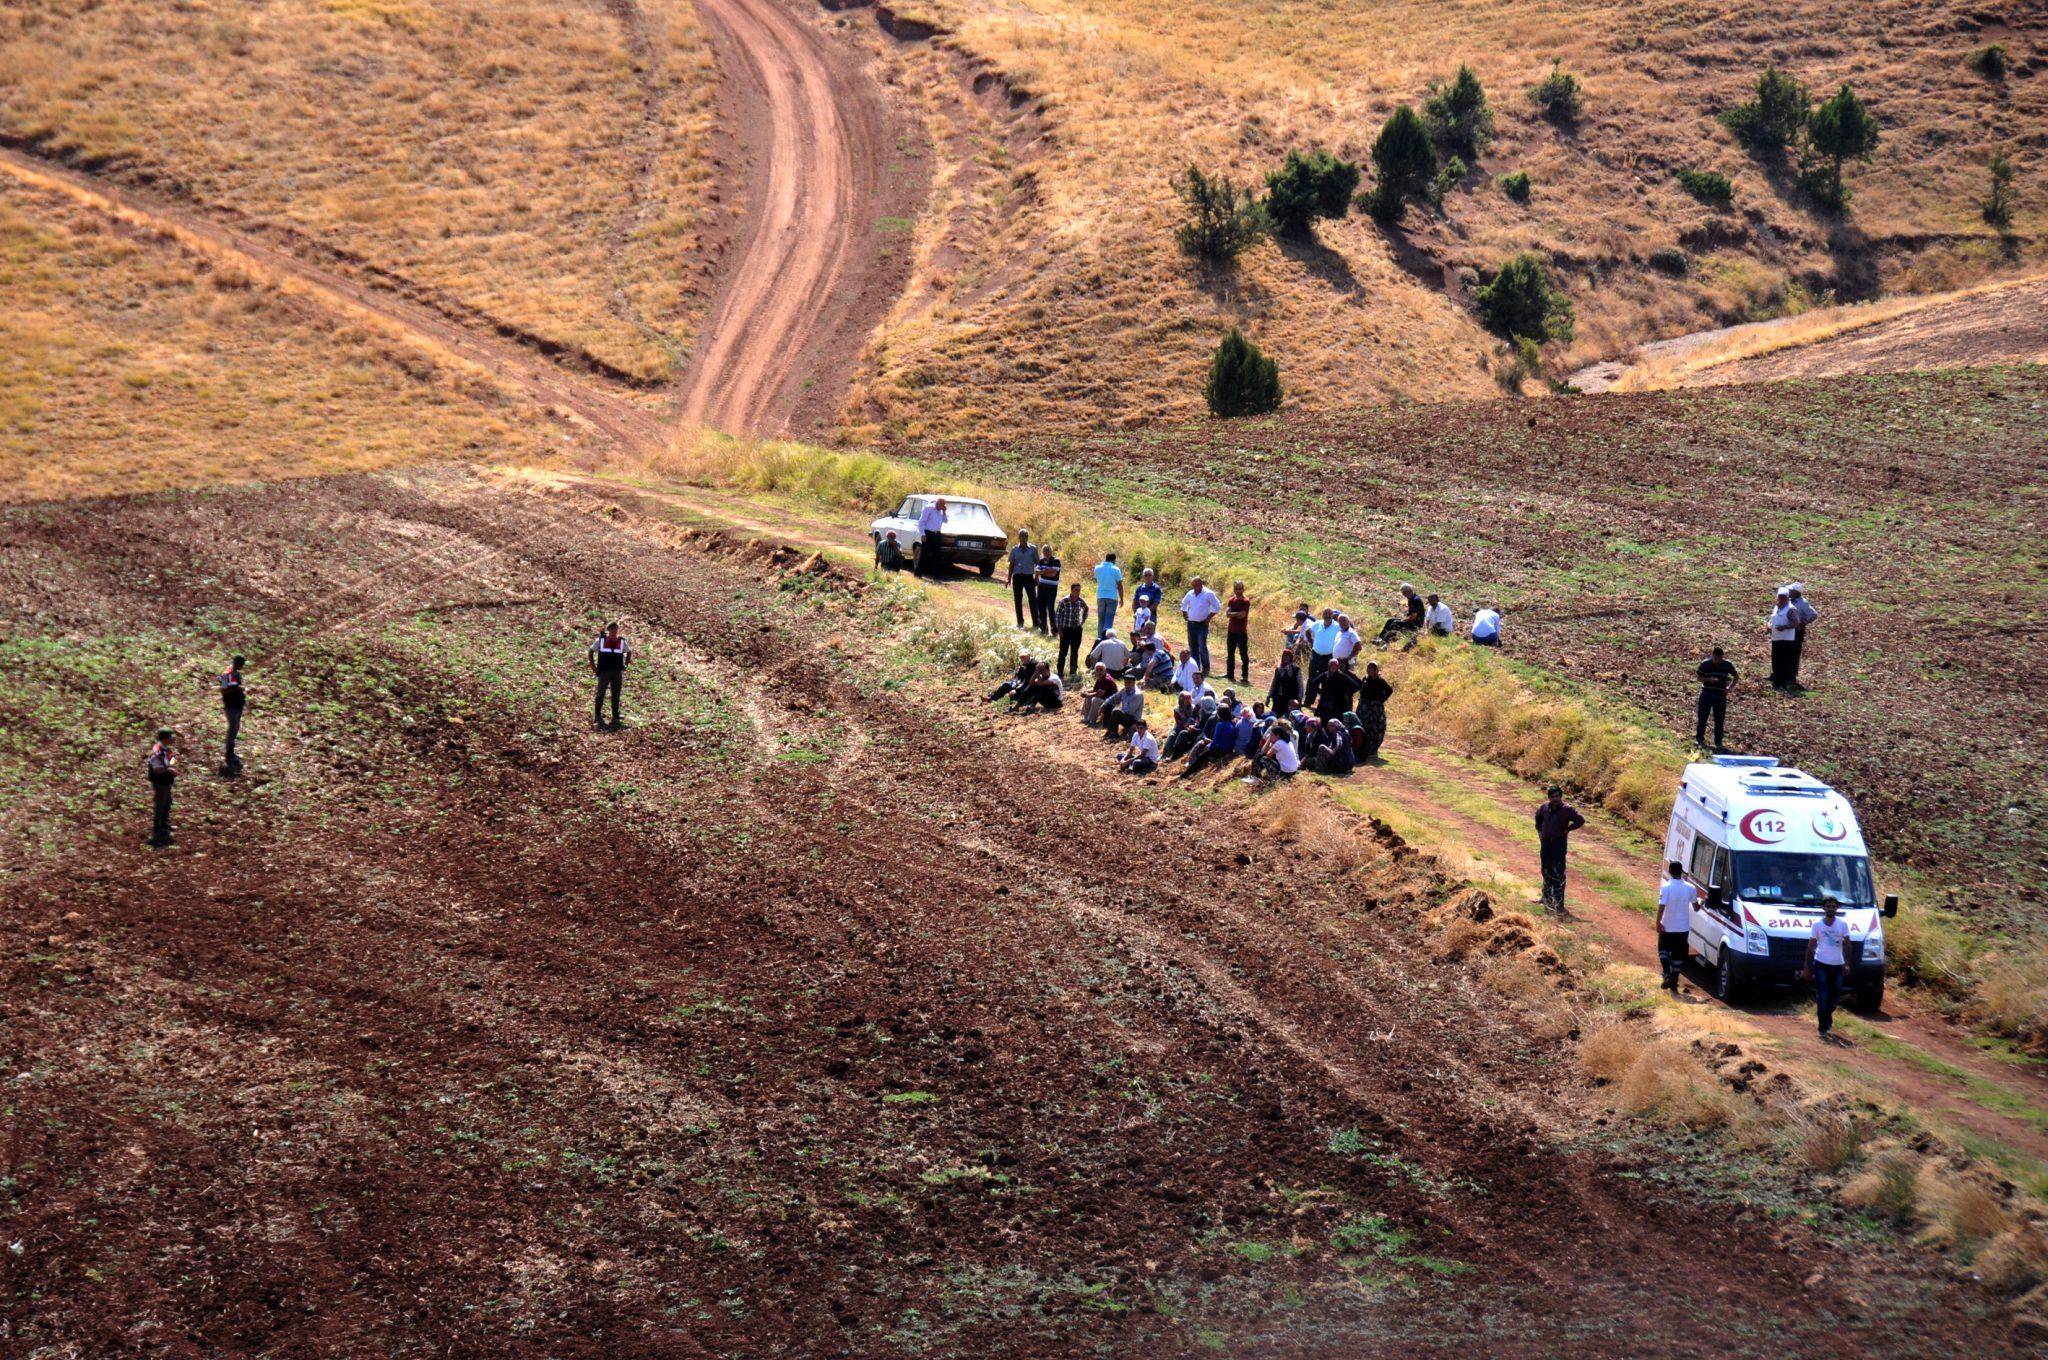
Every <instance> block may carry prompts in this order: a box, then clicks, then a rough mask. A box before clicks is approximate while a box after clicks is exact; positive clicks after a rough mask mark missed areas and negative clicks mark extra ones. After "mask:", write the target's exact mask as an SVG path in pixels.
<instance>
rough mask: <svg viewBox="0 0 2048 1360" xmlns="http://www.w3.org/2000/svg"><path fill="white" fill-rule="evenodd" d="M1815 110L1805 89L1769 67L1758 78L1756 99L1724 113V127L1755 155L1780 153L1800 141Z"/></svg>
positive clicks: (1781, 72)
mask: <svg viewBox="0 0 2048 1360" xmlns="http://www.w3.org/2000/svg"><path fill="white" fill-rule="evenodd" d="M1812 106H1813V96H1812V95H1810V94H1808V93H1807V91H1806V87H1805V86H1804V85H1801V84H1800V83H1799V82H1798V81H1796V80H1794V79H1793V78H1792V77H1791V76H1788V75H1786V74H1785V73H1784V72H1783V71H1780V70H1779V69H1778V68H1777V67H1775V66H1767V67H1765V68H1764V73H1763V74H1762V75H1760V76H1758V77H1757V78H1756V98H1755V99H1752V100H1751V101H1750V102H1749V103H1747V104H1738V105H1736V106H1735V107H1734V108H1732V109H1728V110H1726V111H1725V112H1723V113H1722V114H1721V124H1722V126H1723V127H1726V128H1727V129H1728V130H1729V131H1730V132H1732V133H1734V134H1735V140H1736V141H1738V142H1741V143H1742V144H1743V145H1744V146H1746V147H1748V148H1749V149H1750V150H1752V151H1778V150H1782V149H1783V148H1785V147H1788V146H1790V145H1791V144H1792V143H1793V142H1794V141H1796V140H1797V139H1798V137H1799V134H1800V132H1801V131H1802V130H1804V128H1805V127H1806V116H1807V110H1808V109H1810V108H1811V107H1812Z"/></svg>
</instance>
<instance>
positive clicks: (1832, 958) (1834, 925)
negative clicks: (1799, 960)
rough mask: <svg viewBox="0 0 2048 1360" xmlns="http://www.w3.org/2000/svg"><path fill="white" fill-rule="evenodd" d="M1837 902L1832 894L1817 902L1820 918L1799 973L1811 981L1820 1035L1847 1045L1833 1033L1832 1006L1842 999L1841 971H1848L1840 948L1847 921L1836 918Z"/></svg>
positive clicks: (1845, 938)
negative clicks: (1817, 1010)
mask: <svg viewBox="0 0 2048 1360" xmlns="http://www.w3.org/2000/svg"><path fill="white" fill-rule="evenodd" d="M1840 910H1841V908H1840V906H1839V905H1838V904H1837V903H1836V902H1835V899H1834V898H1832V897H1823V898H1822V899H1821V902H1820V919H1819V920H1818V921H1815V922H1814V923H1813V930H1812V932H1811V934H1810V935H1809V936H1808V938H1807V941H1806V968H1805V970H1804V971H1803V972H1801V973H1800V974H1799V976H1800V977H1802V978H1805V979H1806V980H1808V981H1810V982H1812V983H1813V999H1814V1001H1815V1003H1816V1004H1817V1006H1818V1009H1819V1012H1820V1037H1821V1039H1822V1040H1823V1041H1824V1042H1826V1043H1830V1044H1840V1045H1842V1047H1844V1048H1847V1047H1848V1046H1849V1042H1848V1040H1846V1039H1843V1038H1841V1037H1840V1036H1838V1035H1836V1034H1835V1033H1834V1028H1835V1007H1836V1006H1838V1005H1840V1004H1841V1001H1842V974H1844V973H1845V972H1847V971H1848V963H1849V960H1848V956H1847V955H1846V954H1844V953H1843V952H1842V950H1843V947H1844V946H1845V945H1847V944H1848V942H1849V923H1848V922H1847V921H1844V920H1842V919H1841V918H1840V916H1839V915H1838V913H1839V912H1840Z"/></svg>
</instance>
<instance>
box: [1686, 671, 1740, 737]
mask: <svg viewBox="0 0 2048 1360" xmlns="http://www.w3.org/2000/svg"><path fill="white" fill-rule="evenodd" d="M1694 674H1696V675H1698V676H1699V678H1700V697H1699V702H1698V703H1696V704H1695V705H1693V709H1694V717H1695V721H1694V723H1693V728H1692V740H1693V745H1695V746H1705V745H1706V744H1707V718H1708V716H1709V715H1711V716H1712V717H1713V719H1714V749H1715V750H1716V751H1725V750H1727V749H1728V748H1727V747H1726V746H1725V745H1723V744H1722V739H1723V738H1724V737H1725V736H1726V735H1727V729H1728V692H1729V691H1730V690H1732V689H1734V688H1735V681H1736V679H1737V678H1738V677H1737V676H1736V674H1735V663H1734V662H1732V661H1730V660H1729V659H1728V658H1727V656H1726V655H1724V654H1723V653H1722V651H1721V649H1720V648H1719V647H1716V648H1715V649H1714V654H1713V655H1712V656H1710V657H1708V658H1707V659H1706V660H1705V661H1702V662H1700V664H1699V668H1698V669H1697V670H1696V671H1695V672H1694Z"/></svg>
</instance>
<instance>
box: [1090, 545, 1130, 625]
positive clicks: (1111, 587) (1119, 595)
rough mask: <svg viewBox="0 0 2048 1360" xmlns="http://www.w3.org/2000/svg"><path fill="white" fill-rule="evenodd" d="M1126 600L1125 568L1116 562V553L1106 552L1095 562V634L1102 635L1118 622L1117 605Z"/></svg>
mask: <svg viewBox="0 0 2048 1360" xmlns="http://www.w3.org/2000/svg"><path fill="white" fill-rule="evenodd" d="M1123 602H1124V569H1123V568H1122V567H1120V566H1118V565H1117V564H1116V554H1115V553H1104V554H1103V555H1102V560H1101V561H1100V562H1098V563H1096V564H1095V636H1097V637H1101V636H1102V635H1103V634H1104V633H1106V632H1108V631H1109V629H1110V625H1111V624H1113V623H1115V622H1116V607H1117V606H1118V605H1120V604H1122V603H1123Z"/></svg>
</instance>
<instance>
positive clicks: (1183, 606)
mask: <svg viewBox="0 0 2048 1360" xmlns="http://www.w3.org/2000/svg"><path fill="white" fill-rule="evenodd" d="M1222 612H1223V601H1222V600H1221V599H1220V598H1219V597H1218V596H1217V594H1216V592H1215V591H1213V590H1211V589H1209V587H1207V586H1206V585H1203V584H1202V578H1201V577H1199V576H1197V577H1196V578H1195V579H1194V580H1193V582H1191V583H1190V584H1189V587H1188V593H1187V594H1185V595H1183V596H1181V597H1180V616H1181V617H1182V618H1184V619H1186V620H1187V621H1188V650H1189V651H1191V652H1193V653H1194V654H1195V660H1197V661H1199V662H1201V663H1202V669H1203V670H1204V671H1205V672H1206V671H1207V670H1208V669H1209V620H1211V619H1213V618H1215V617H1216V616H1217V615H1218V614H1220V613H1222Z"/></svg>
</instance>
